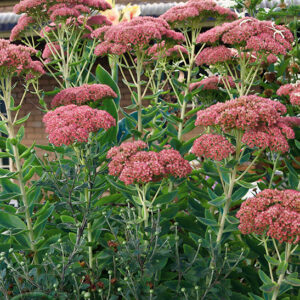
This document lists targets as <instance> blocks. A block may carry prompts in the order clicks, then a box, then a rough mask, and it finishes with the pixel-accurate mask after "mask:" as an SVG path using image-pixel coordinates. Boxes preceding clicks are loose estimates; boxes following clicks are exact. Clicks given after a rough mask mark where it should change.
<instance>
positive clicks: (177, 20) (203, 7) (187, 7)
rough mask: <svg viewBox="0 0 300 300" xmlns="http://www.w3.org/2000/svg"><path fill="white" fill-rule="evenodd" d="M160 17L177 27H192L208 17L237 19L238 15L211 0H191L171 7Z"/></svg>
mask: <svg viewBox="0 0 300 300" xmlns="http://www.w3.org/2000/svg"><path fill="white" fill-rule="evenodd" d="M160 18H162V19H164V20H166V21H167V22H168V23H169V24H171V26H172V27H175V28H191V27H199V25H200V24H201V22H203V21H206V20H207V19H208V18H214V19H217V20H235V19H236V18H237V15H236V14H235V13H234V12H232V11H231V10H230V9H229V8H224V7H221V6H219V5H217V4H216V3H215V2H214V1H211V0H203V1H199V0H189V1H188V2H186V3H184V4H182V5H176V6H174V7H172V8H170V9H169V10H168V11H167V12H165V13H164V14H163V15H161V16H160ZM200 26H201V25H200Z"/></svg>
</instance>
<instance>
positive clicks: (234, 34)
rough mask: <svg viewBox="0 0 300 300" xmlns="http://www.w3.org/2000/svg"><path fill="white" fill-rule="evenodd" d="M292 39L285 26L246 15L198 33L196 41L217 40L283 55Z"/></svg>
mask: <svg viewBox="0 0 300 300" xmlns="http://www.w3.org/2000/svg"><path fill="white" fill-rule="evenodd" d="M293 39H294V38H293V35H292V33H291V32H290V30H289V29H288V28H287V27H285V26H281V25H275V24H274V23H272V22H271V21H259V20H257V19H254V18H250V17H246V18H243V19H239V20H236V21H233V22H231V23H224V24H222V25H219V26H216V27H214V28H212V29H210V30H208V31H206V32H204V33H200V34H199V36H198V38H197V43H209V44H213V43H216V42H219V43H225V44H227V45H232V46H233V47H235V48H239V49H242V50H243V49H244V50H250V51H257V52H259V53H265V54H267V55H269V54H274V55H278V54H283V55H285V54H286V53H287V51H289V50H291V49H292V45H291V44H292V42H293Z"/></svg>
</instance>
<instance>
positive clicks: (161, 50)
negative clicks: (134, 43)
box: [147, 41, 188, 60]
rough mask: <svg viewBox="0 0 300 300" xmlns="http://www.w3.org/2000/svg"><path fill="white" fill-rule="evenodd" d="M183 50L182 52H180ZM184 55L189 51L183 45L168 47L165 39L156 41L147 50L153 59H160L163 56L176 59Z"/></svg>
mask: <svg viewBox="0 0 300 300" xmlns="http://www.w3.org/2000/svg"><path fill="white" fill-rule="evenodd" d="M180 52H181V53H180ZM181 54H182V55H187V54H188V51H187V49H186V48H185V47H183V46H181V45H175V46H173V47H167V46H166V43H165V41H162V42H161V43H156V44H154V45H153V46H152V47H150V48H149V49H148V50H147V55H148V56H149V57H150V58H151V60H158V59H162V58H167V59H174V58H178V57H179V58H180V57H181Z"/></svg>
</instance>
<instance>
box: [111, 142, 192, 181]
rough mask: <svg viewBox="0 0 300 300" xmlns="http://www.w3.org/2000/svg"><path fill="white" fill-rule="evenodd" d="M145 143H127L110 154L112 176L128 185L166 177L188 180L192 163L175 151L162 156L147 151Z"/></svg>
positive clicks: (168, 150) (164, 153)
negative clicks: (186, 178)
mask: <svg viewBox="0 0 300 300" xmlns="http://www.w3.org/2000/svg"><path fill="white" fill-rule="evenodd" d="M146 148H147V144H146V143H144V142H142V141H135V142H125V143H122V144H121V145H120V146H119V147H113V148H112V149H111V150H110V151H108V154H107V158H111V159H112V160H111V162H110V163H109V165H108V169H109V174H110V175H113V176H118V177H119V179H120V180H121V181H123V182H124V183H125V184H127V185H128V184H134V183H147V182H151V181H157V180H160V179H162V178H163V177H165V176H170V175H172V176H175V177H180V178H182V177H186V176H187V175H188V174H189V173H190V172H191V171H192V169H191V166H190V165H189V162H188V161H186V160H185V159H183V158H182V157H181V155H180V153H179V152H178V151H176V150H173V149H165V150H162V151H160V152H154V151H145V150H144V149H146Z"/></svg>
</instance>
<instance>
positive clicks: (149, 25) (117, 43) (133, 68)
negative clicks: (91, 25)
mask: <svg viewBox="0 0 300 300" xmlns="http://www.w3.org/2000/svg"><path fill="white" fill-rule="evenodd" d="M92 36H93V37H94V38H96V39H99V42H100V43H99V44H98V45H97V46H96V49H95V55H97V56H103V55H115V56H118V57H120V63H119V68H120V71H121V73H122V76H123V77H124V82H125V84H126V85H127V86H128V88H129V90H130V92H131V94H132V100H133V102H134V104H135V105H136V108H137V114H138V117H137V129H138V132H139V133H140V134H143V126H142V110H143V103H142V102H143V99H144V97H145V95H146V93H147V91H148V88H149V87H150V84H151V82H152V78H150V79H149V80H148V82H147V83H144V82H142V75H143V74H144V63H145V58H146V52H147V49H149V46H150V45H151V43H153V42H157V43H159V42H162V41H164V42H165V43H166V44H171V45H172V44H175V43H180V42H182V41H183V39H184V37H183V36H182V34H181V33H178V32H175V31H173V30H171V28H170V26H169V25H168V23H167V22H166V21H164V20H162V19H160V18H152V17H137V18H135V19H132V20H130V21H128V22H122V23H119V24H116V25H113V26H104V27H103V28H100V29H97V30H95V31H94V32H93V34H92ZM128 58H129V61H128ZM124 69H127V70H128V72H129V74H130V78H131V80H132V82H128V81H127V78H126V76H125V72H124ZM154 73H155V70H154V71H153V72H152V75H151V76H154Z"/></svg>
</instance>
